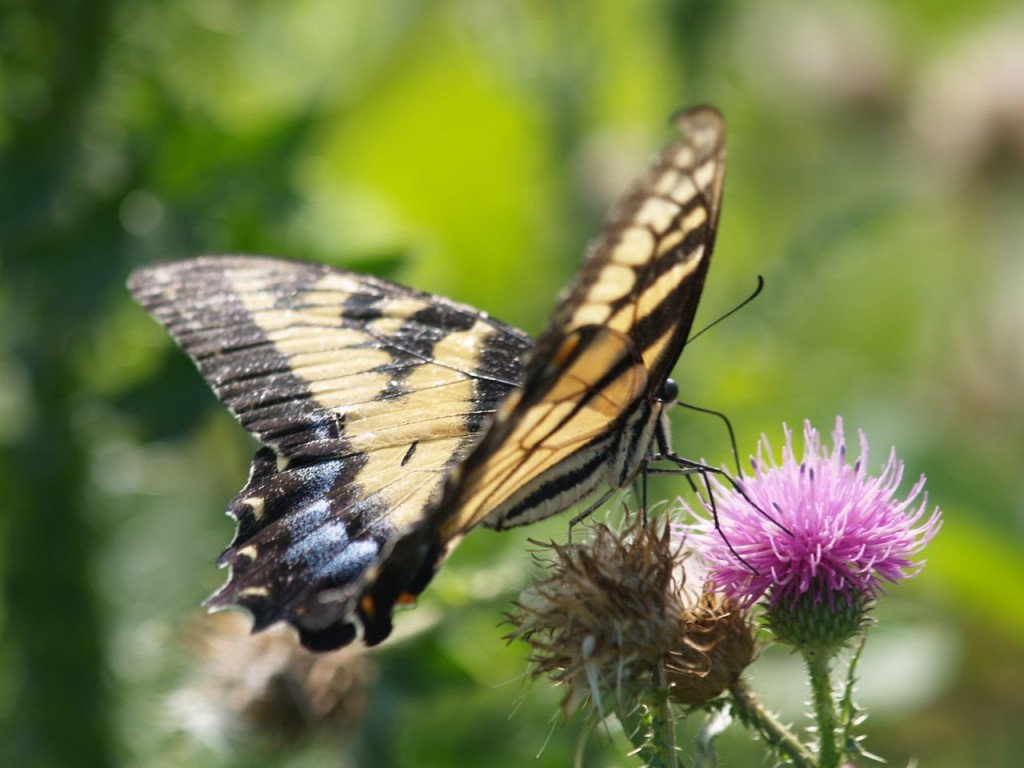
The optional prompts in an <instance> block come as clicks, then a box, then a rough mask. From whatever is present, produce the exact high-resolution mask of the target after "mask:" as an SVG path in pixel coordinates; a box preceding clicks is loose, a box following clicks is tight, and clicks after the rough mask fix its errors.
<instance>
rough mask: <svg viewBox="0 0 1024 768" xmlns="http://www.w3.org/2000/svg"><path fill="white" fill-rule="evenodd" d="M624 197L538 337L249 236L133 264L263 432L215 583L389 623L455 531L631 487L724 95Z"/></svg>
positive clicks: (288, 609)
mask: <svg viewBox="0 0 1024 768" xmlns="http://www.w3.org/2000/svg"><path fill="white" fill-rule="evenodd" d="M676 123H677V125H678V127H679V128H680V129H681V130H682V131H683V133H684V138H683V139H681V140H680V141H679V142H677V143H676V144H674V145H672V146H670V147H669V148H668V149H666V150H665V151H664V152H663V153H662V154H661V156H660V157H659V159H658V161H657V162H656V164H655V165H654V167H653V168H652V169H651V170H650V171H649V172H648V173H647V174H646V175H645V176H644V177H643V178H642V179H640V180H639V182H638V183H637V184H636V185H635V186H634V188H633V189H632V190H631V191H630V192H629V193H628V194H627V195H626V196H625V198H624V199H623V200H622V201H621V202H620V203H619V205H618V206H617V207H616V209H615V211H614V212H613V216H612V220H611V223H610V224H609V225H608V227H607V229H606V231H605V232H604V234H603V235H602V236H601V237H600V238H599V239H598V240H597V241H596V242H595V243H594V244H593V245H592V246H591V249H590V251H589V253H588V255H587V258H586V261H585V263H584V265H583V268H582V269H581V270H580V272H579V273H578V275H577V277H576V279H575V280H574V282H573V284H572V285H571V286H569V288H568V289H567V291H566V293H565V295H564V296H563V298H562V299H561V300H560V302H559V305H558V307H557V309H556V311H555V313H554V315H553V317H552V320H551V322H550V324H549V327H548V329H547V331H546V332H545V333H544V334H543V335H542V336H541V337H540V338H539V339H538V340H537V342H536V345H535V346H533V348H532V350H531V342H530V340H529V338H528V337H527V336H525V335H524V334H523V333H521V332H520V331H517V330H515V329H513V328H511V327H509V326H506V325H504V324H502V323H499V322H497V321H495V320H493V319H491V318H490V317H488V316H487V315H485V314H484V313H481V312H479V311H477V310H474V309H472V308H469V307H465V306H461V305H458V304H455V303H453V302H450V301H447V300H444V299H441V298H439V297H436V296H432V295H429V294H424V293H420V292H417V291H412V290H410V289H407V288H403V287H401V286H398V285H395V284H393V283H388V282H386V281H382V280H377V279H374V278H369V277H364V276H360V275H355V274H352V273H347V272H342V271H338V270H333V269H329V268H327V267H322V266H314V265H308V264H299V263H296V262H286V261H279V260H274V259H263V258H256V257H219V258H218V257H211V258H200V259H195V260H190V261H184V262H178V263H174V264H169V265H158V266H156V267H151V268H146V269H143V270H140V271H138V272H136V273H135V274H134V275H133V276H132V278H131V281H130V287H131V289H132V291H133V293H134V294H135V296H136V297H137V298H138V300H139V301H140V303H142V304H143V306H145V307H146V308H147V309H149V310H150V312H152V313H153V314H154V316H156V318H157V319H158V320H159V321H160V322H161V323H163V324H164V325H165V326H166V327H167V328H168V330H169V331H170V332H171V334H172V335H173V336H174V338H175V339H176V340H177V342H178V343H179V345H180V346H181V347H182V348H183V349H184V350H185V351H186V352H188V353H189V354H190V355H191V356H192V357H193V359H194V360H195V361H196V363H197V365H198V366H199V369H200V371H201V372H202V374H203V375H204V377H205V378H206V379H207V380H208V381H209V382H210V384H211V385H212V386H213V388H214V390H215V391H216V392H217V394H218V396H219V397H220V398H221V400H222V401H223V402H224V403H225V404H226V405H227V406H228V407H229V408H231V409H232V411H233V412H234V413H235V414H236V415H237V416H238V418H239V419H240V420H241V422H242V424H243V425H244V426H245V427H246V429H248V430H249V431H250V432H252V433H253V434H255V435H256V436H257V437H258V438H259V439H260V440H261V441H262V442H263V443H264V445H265V446H266V447H265V448H264V449H262V450H261V451H259V452H258V453H257V454H256V457H255V459H254V462H253V468H252V473H251V476H250V480H249V483H248V485H247V486H246V488H245V489H244V490H243V491H242V492H241V493H239V494H238V496H237V497H236V498H235V499H234V500H233V501H232V502H231V504H230V506H229V512H230V513H231V514H232V515H233V516H234V517H235V518H236V520H237V521H238V532H237V534H236V537H235V540H234V542H232V545H231V546H230V547H229V548H228V549H227V551H226V552H225V553H224V555H223V556H222V558H221V563H222V564H228V565H230V566H231V576H230V577H229V580H228V582H227V584H225V585H224V587H223V588H222V589H221V590H220V591H219V592H218V593H217V594H215V595H214V596H213V597H212V598H211V599H210V601H209V602H210V604H211V605H213V606H215V607H222V606H230V605H239V606H243V607H245V608H247V609H249V610H250V611H251V612H252V613H253V615H254V617H255V628H256V629H259V628H262V627H265V626H267V625H269V624H271V623H274V622H276V621H288V622H290V623H292V624H293V625H295V626H296V627H297V628H298V629H299V632H300V635H301V637H302V640H303V642H304V643H305V644H306V645H308V646H309V647H311V648H317V649H323V648H332V647H337V646H339V645H343V644H345V643H348V642H350V641H351V640H352V639H353V638H354V637H355V636H356V634H357V625H361V626H362V628H363V633H364V634H363V636H364V639H365V641H366V642H367V643H369V644H374V643H377V642H380V641H381V640H383V639H384V638H385V637H387V635H388V634H389V633H390V631H391V611H392V608H393V606H394V605H395V604H396V603H403V602H409V601H411V600H412V599H413V598H415V596H416V595H418V594H419V593H420V592H422V590H423V589H424V588H425V587H426V585H427V584H428V583H429V581H430V579H431V578H432V577H433V574H434V572H435V570H436V568H437V567H438V565H439V564H440V563H441V561H442V560H443V559H444V557H446V556H447V554H448V553H449V552H450V551H451V550H452V548H453V547H454V546H455V545H456V544H457V543H458V541H459V540H460V539H461V537H462V536H463V535H464V534H465V533H466V532H467V531H468V530H470V529H471V528H473V527H474V526H476V525H478V524H485V525H488V526H490V527H494V528H506V527H509V526H513V525H521V524H524V523H528V522H531V521H533V520H537V519H539V518H543V517H546V516H548V515H551V514H555V513H556V512H559V511H562V510H564V509H566V508H568V507H569V506H571V505H572V504H574V503H575V502H577V501H579V500H581V499H583V498H584V497H586V496H588V495H589V494H591V493H592V492H593V491H595V490H597V489H599V488H602V487H607V488H613V489H614V488H621V487H623V486H624V485H626V484H627V483H628V482H630V480H631V479H632V478H633V477H634V476H635V475H636V473H637V472H638V471H639V469H640V467H641V466H642V464H643V462H644V461H646V460H648V459H650V458H652V457H653V454H654V452H655V451H654V450H653V449H652V446H653V445H655V438H656V436H657V435H658V433H659V430H661V429H662V426H661V419H662V416H663V409H664V406H665V402H664V400H665V385H666V382H667V380H668V376H669V374H670V372H671V369H672V367H673V366H674V364H675V362H676V359H677V358H678V356H679V354H680V352H681V350H682V347H683V345H684V344H685V342H686V338H687V335H688V334H689V332H690V328H691V326H692V323H693V319H694V314H695V312H696V308H697V303H698V300H699V297H700V293H701V289H702V288H703V284H704V278H705V275H706V273H707V268H708V264H709V260H710V257H711V248H712V246H713V243H714V235H715V227H716V224H717V219H718V212H719V205H720V200H721V193H722V179H723V173H724V160H725V151H724V139H723V125H722V119H721V116H720V115H719V114H718V112H717V111H715V110H713V109H711V108H699V109H695V110H690V111H688V112H684V113H682V114H681V115H680V116H679V117H678V118H677V120H676Z"/></svg>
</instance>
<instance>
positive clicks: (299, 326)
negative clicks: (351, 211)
mask: <svg viewBox="0 0 1024 768" xmlns="http://www.w3.org/2000/svg"><path fill="white" fill-rule="evenodd" d="M130 287H131V289H132V291H133V293H134V294H135V296H136V298H137V299H138V300H139V302H140V303H141V304H142V305H143V306H144V307H146V309H148V310H149V311H150V312H151V313H152V314H153V315H154V316H155V317H156V318H157V320H159V321H160V322H161V323H162V324H163V325H164V326H165V327H166V328H167V329H168V331H170V333H171V335H172V336H173V337H174V338H175V340H176V341H177V342H178V344H179V345H180V346H181V347H182V349H184V350H185V351H186V352H187V353H188V354H189V355H190V356H192V358H193V359H194V360H195V362H196V364H197V366H198V367H199V370H200V372H201V373H202V374H203V376H204V378H206V380H207V381H208V382H209V383H210V385H211V386H212V387H213V389H214V391H215V392H216V393H217V395H218V397H219V398H220V399H221V400H222V401H223V402H224V404H225V405H227V406H228V407H229V408H230V409H231V410H232V412H233V413H234V414H235V415H236V416H237V417H238V419H239V420H240V421H241V423H242V424H243V426H245V428H246V429H247V430H249V431H250V432H252V433H253V434H254V435H255V436H256V437H257V438H259V440H260V441H261V442H262V443H263V444H264V446H265V447H264V448H263V449H261V450H260V451H259V452H258V453H257V454H256V456H255V458H254V460H253V465H252V470H251V473H250V478H249V482H248V484H247V485H246V487H245V488H244V489H243V490H242V491H241V492H240V493H239V494H238V495H237V496H236V497H235V499H234V500H232V502H231V503H230V505H229V508H228V511H229V512H230V514H231V515H232V516H233V517H234V518H235V519H236V520H237V522H238V529H237V533H236V536H235V539H234V541H233V542H232V544H231V546H230V547H229V548H228V549H227V550H226V551H225V552H224V554H223V555H222V557H221V560H220V562H221V564H222V565H230V566H231V576H230V578H229V580H228V582H227V583H226V584H225V585H224V587H223V588H222V589H221V590H220V591H219V592H218V593H217V594H215V595H214V596H213V597H212V598H211V599H210V601H209V603H210V604H211V605H212V606H215V607H222V606H229V605H241V606H244V607H245V608H247V609H248V610H249V611H250V612H251V613H252V614H253V616H254V623H255V627H256V628H257V629H259V628H262V627H264V626H267V625H269V624H272V623H274V622H277V621H282V620H283V621H290V622H292V623H294V624H295V625H296V626H297V627H299V629H300V632H301V633H302V635H303V640H304V642H306V644H307V645H310V646H312V647H336V646H338V645H342V644H344V643H346V642H349V641H350V640H351V639H352V638H353V637H354V634H355V627H354V626H353V625H352V623H351V621H350V620H349V617H350V616H351V614H352V613H353V611H354V603H355V601H356V600H357V598H358V594H359V589H360V585H361V583H362V580H363V578H364V574H365V573H366V571H367V570H368V569H369V568H371V567H373V566H374V565H376V563H377V562H378V560H379V559H380V558H381V557H382V556H383V555H384V554H386V553H387V551H389V549H390V546H391V543H392V541H393V540H394V539H395V538H396V537H397V536H398V535H400V534H401V533H403V532H404V531H407V530H408V529H410V528H411V527H414V526H415V524H416V523H417V522H418V521H419V520H420V518H422V516H423V515H424V514H425V510H426V509H427V508H428V505H429V502H430V500H431V498H432V497H433V496H434V495H435V494H436V493H437V492H438V490H439V487H440V485H441V482H442V480H443V478H444V476H445V475H446V473H447V472H448V471H449V470H450V468H451V467H452V466H453V465H456V464H458V463H459V462H460V461H461V460H462V459H463V458H464V457H465V455H466V454H467V452H468V451H469V449H470V448H471V447H472V445H473V444H474V443H475V442H476V441H477V440H478V439H479V433H480V431H481V429H482V428H483V427H484V426H485V425H486V424H487V423H489V421H490V419H491V417H492V415H493V412H494V410H495V408H496V406H497V404H498V403H499V402H500V400H501V399H502V398H503V397H504V396H505V395H506V394H507V393H508V392H509V391H510V390H511V389H512V388H513V387H514V386H515V384H516V383H517V382H518V380H519V377H520V376H521V372H522V363H521V358H522V356H523V354H524V353H525V351H526V350H527V349H528V348H529V346H530V343H531V342H530V339H529V337H527V336H526V335H525V334H523V333H521V332H520V331H517V330H515V329H513V328H511V327H509V326H506V325H504V324H502V323H499V322H497V321H495V320H493V319H492V318H490V317H488V316H487V315H486V314H484V313H481V312H479V311H477V310H473V309H471V308H469V307H465V306H462V305H459V304H456V303H454V302H450V301H447V300H444V299H441V298H438V297H435V296H432V295H430V294H426V293H421V292H418V291H412V290H410V289H407V288H404V287H402V286H398V285H396V284H393V283H390V282H387V281H384V280H379V279H375V278H372V277H367V276H363V275H357V274H354V273H348V272H343V271H340V270H334V269H330V268H328V267H324V266H318V265H313V264H304V263H300V262H290V261H283V260H277V259H267V258H260V257H245V256H240V257H201V258H198V259H192V260H186V261H182V262H175V263H170V264H161V265H156V266H153V267H148V268H144V269H142V270H139V271H137V272H136V273H135V274H134V275H133V276H132V278H131V280H130ZM325 596H330V599H329V600H327V599H325Z"/></svg>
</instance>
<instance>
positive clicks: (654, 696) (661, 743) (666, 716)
mask: <svg viewBox="0 0 1024 768" xmlns="http://www.w3.org/2000/svg"><path fill="white" fill-rule="evenodd" d="M658 677H659V679H658V685H657V686H656V687H654V688H653V689H651V690H650V691H648V692H647V693H646V694H645V695H643V696H641V697H640V700H639V701H638V702H636V703H635V704H634V705H633V709H632V711H631V712H627V711H625V707H623V706H622V705H620V706H619V707H618V708H617V709H616V711H615V715H616V717H618V718H619V721H620V722H621V723H622V726H623V729H624V730H625V732H626V737H627V738H628V739H629V740H630V742H631V743H632V744H633V746H634V747H636V750H635V751H634V752H633V754H635V755H637V756H638V757H640V759H641V760H643V761H644V765H646V766H647V768H686V766H685V765H684V763H683V761H682V760H681V759H680V757H679V750H678V749H677V748H676V715H675V713H674V712H673V711H672V705H671V703H670V702H669V700H668V686H667V685H666V683H665V681H664V670H661V671H660V672H659V675H658Z"/></svg>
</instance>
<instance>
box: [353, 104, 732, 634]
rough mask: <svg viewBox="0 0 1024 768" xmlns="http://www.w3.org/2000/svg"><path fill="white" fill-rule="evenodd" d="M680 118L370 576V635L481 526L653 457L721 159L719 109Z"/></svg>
mask: <svg viewBox="0 0 1024 768" xmlns="http://www.w3.org/2000/svg"><path fill="white" fill-rule="evenodd" d="M675 122H676V125H677V126H678V127H679V129H680V130H681V131H682V132H683V133H684V134H685V138H683V139H682V140H681V141H679V142H678V143H676V144H675V145H673V146H670V147H669V148H668V149H666V150H665V151H664V152H663V153H662V154H661V156H660V157H659V159H658V161H657V162H656V163H655V165H654V166H653V167H652V168H651V170H650V171H649V172H648V173H647V175H646V176H644V177H643V178H641V179H640V180H639V181H638V182H637V183H636V185H635V186H634V188H633V189H632V190H631V191H630V192H629V193H627V195H626V196H625V197H624V199H623V200H622V201H620V203H619V204H618V205H617V206H616V208H615V211H614V212H613V217H612V221H611V222H610V224H609V225H608V227H607V228H606V230H605V232H604V234H603V235H602V236H601V237H600V238H599V239H598V240H597V241H596V242H595V243H594V244H593V245H592V246H591V249H590V251H589V253H588V255H587V258H586V261H585V263H584V265H583V267H582V269H581V270H580V272H579V273H578V274H577V276H576V278H575V280H574V282H573V284H572V285H571V286H569V288H568V289H567V291H566V293H565V296H564V298H563V299H562V300H561V302H560V303H559V306H558V308H557V309H556V311H555V313H554V315H553V317H552V320H551V323H550V324H549V327H548V329H547V330H546V331H545V333H544V334H543V335H542V336H541V337H540V338H539V339H538V340H537V343H536V346H535V347H534V349H533V350H532V352H531V353H530V355H529V357H528V361H527V363H526V370H525V373H524V376H523V384H522V386H521V387H519V388H517V389H515V390H513V391H512V393H511V394H510V395H509V397H508V398H506V399H505V401H504V402H503V403H502V406H501V408H500V409H499V411H498V414H497V417H496V418H495V420H494V423H493V424H492V425H491V426H490V428H489V429H488V430H487V431H486V432H485V434H484V436H483V438H482V439H481V441H480V443H479V444H478V445H477V446H476V447H475V448H474V449H473V451H472V452H471V453H470V454H469V456H468V457H467V459H466V460H465V461H464V462H462V463H460V464H459V465H458V466H456V467H455V468H454V469H453V470H452V472H451V473H450V474H449V475H448V478H447V481H446V483H445V489H444V494H443V496H442V498H441V500H440V501H439V502H438V503H437V504H436V505H435V507H434V509H432V510H431V511H430V512H429V513H428V515H426V516H425V517H424V519H423V521H422V522H421V523H420V524H419V525H418V526H417V527H416V528H415V529H414V530H412V531H410V532H409V533H408V534H406V535H405V536H404V537H403V538H402V540H400V541H399V542H398V544H397V545H396V547H395V549H394V550H393V551H392V553H391V555H390V557H389V558H388V559H387V560H385V561H384V562H383V564H382V566H381V567H380V569H379V572H377V573H375V574H374V578H373V581H372V583H370V584H369V585H368V587H367V590H366V594H365V597H364V600H363V604H362V606H361V612H362V616H361V618H362V621H363V623H364V625H365V627H366V632H367V637H368V639H370V640H371V641H373V640H376V639H378V638H382V637H384V636H386V635H387V632H388V631H389V630H390V608H391V605H392V604H393V603H394V602H396V601H401V602H404V601H408V600H410V599H411V598H412V597H414V596H415V595H416V594H418V593H419V591H421V590H422V588H423V587H424V586H425V584H426V583H427V582H428V581H429V579H430V575H431V574H432V573H433V569H434V568H436V565H437V564H438V563H439V562H440V561H441V560H443V558H444V557H445V556H446V555H447V553H448V552H450V551H451V549H452V547H453V546H454V545H455V544H457V543H458V541H459V540H460V539H461V537H462V536H463V535H464V534H465V533H466V532H467V531H469V530H470V529H471V528H473V527H474V526H476V525H478V524H480V523H483V524H485V525H488V526H490V527H494V528H507V527H510V526H515V525H522V524H524V523H529V522H532V521H534V520H538V519H541V518H544V517H547V516H549V515H552V514H555V513H557V512H560V511H562V510H564V509H566V508H568V507H569V506H571V505H572V504H574V503H576V502H577V501H579V500H581V499H583V498H585V497H586V496H588V495H590V494H591V493H592V492H593V491H595V490H597V489H599V488H602V487H604V488H613V489H614V488H621V487H624V486H625V485H626V484H628V483H629V482H630V481H631V480H632V478H633V477H635V476H636V474H637V472H638V471H639V470H640V467H641V466H642V464H643V462H644V461H646V460H648V459H650V458H653V457H654V454H655V450H654V446H655V437H656V434H657V432H658V430H659V429H663V427H662V425H661V419H662V417H663V410H664V407H665V405H666V404H667V403H666V402H665V399H664V396H665V385H666V382H667V380H668V377H669V374H670V373H671V370H672V368H673V366H674V365H675V363H676V360H677V359H678V358H679V355H680V353H681V351H682V348H683V345H684V344H685V343H686V339H687V336H688V335H689V333H690V329H691V327H692V324H693V319H694V315H695V313H696V310H697V304H698V301H699V299H700V294H701V290H702V289H703V286H704V280H705V276H706V275H707V270H708V265H709V263H710V259H711V251H712V248H713V246H714V240H715V232H716V228H717V223H718V216H719V210H720V204H721V198H722V186H723V181H724V171H725V144H724V124H723V121H722V117H721V115H720V114H719V113H718V111H717V110H715V109H712V108H709V107H702V108H698V109H693V110H689V111H686V112H683V113H681V114H680V115H679V116H677V118H676V120H675ZM662 437H663V438H665V439H667V435H666V434H665V433H664V432H663V433H662Z"/></svg>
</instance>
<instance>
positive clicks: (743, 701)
mask: <svg viewBox="0 0 1024 768" xmlns="http://www.w3.org/2000/svg"><path fill="white" fill-rule="evenodd" d="M729 696H730V698H731V699H732V707H733V714H734V715H735V716H736V719H737V720H739V721H740V722H741V723H743V724H744V725H746V726H749V727H751V728H753V729H754V730H756V731H757V732H758V733H759V734H760V735H761V738H763V739H764V740H765V742H766V743H767V744H768V745H770V746H772V747H774V748H775V749H777V750H778V751H779V753H780V754H782V755H785V756H786V757H787V758H789V760H790V762H791V763H792V764H793V766H795V768H816V765H817V763H816V762H815V760H814V755H812V754H811V752H810V750H808V749H807V747H805V746H804V745H803V744H801V743H800V740H799V739H798V738H797V737H796V736H794V735H793V733H792V731H790V730H789V729H788V728H787V727H786V726H784V725H783V724H782V723H781V722H780V721H779V719H778V718H777V717H775V715H773V714H772V713H771V712H769V711H768V710H767V709H765V708H764V705H763V704H761V702H760V701H758V700H757V698H756V697H755V696H754V694H753V693H751V692H750V689H749V688H747V684H746V681H744V680H743V679H742V678H740V679H739V680H737V681H736V682H735V683H733V684H732V685H731V686H730V687H729Z"/></svg>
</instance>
